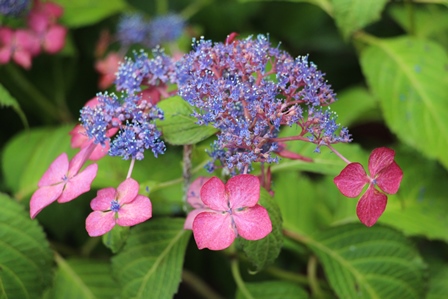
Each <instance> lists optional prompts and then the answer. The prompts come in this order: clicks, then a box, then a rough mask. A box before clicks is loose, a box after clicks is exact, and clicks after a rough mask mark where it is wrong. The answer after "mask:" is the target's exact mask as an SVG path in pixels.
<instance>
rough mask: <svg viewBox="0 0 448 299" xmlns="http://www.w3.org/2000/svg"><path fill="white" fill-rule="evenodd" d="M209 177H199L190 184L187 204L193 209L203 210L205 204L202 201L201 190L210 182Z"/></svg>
mask: <svg viewBox="0 0 448 299" xmlns="http://www.w3.org/2000/svg"><path fill="white" fill-rule="evenodd" d="M209 179H210V178H208V177H204V176H201V177H198V178H197V179H195V180H194V181H193V183H191V184H190V186H189V187H188V190H187V202H188V203H189V204H190V206H192V207H193V208H195V209H197V208H203V207H204V202H203V201H202V200H201V188H202V186H203V185H204V184H205V183H206V182H207V181H208V180H209Z"/></svg>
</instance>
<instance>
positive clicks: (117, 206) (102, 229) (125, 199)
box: [86, 178, 152, 237]
mask: <svg viewBox="0 0 448 299" xmlns="http://www.w3.org/2000/svg"><path fill="white" fill-rule="evenodd" d="M138 190H139V184H138V182H137V181H136V180H134V179H132V178H128V179H126V180H125V181H124V182H122V183H121V184H120V185H119V186H118V188H117V189H114V188H105V189H101V190H98V192H97V196H96V197H95V198H94V199H93V200H92V201H91V202H90V207H91V208H92V210H93V212H92V213H90V214H89V216H88V217H87V219H86V230H87V232H88V234H89V236H91V237H97V236H101V235H104V234H105V233H107V232H108V231H110V230H111V229H112V228H113V227H114V226H115V224H118V225H120V226H133V225H136V224H139V223H141V222H144V221H146V220H148V219H149V218H151V216H152V205H151V201H150V200H149V198H148V197H146V196H143V195H139V194H138Z"/></svg>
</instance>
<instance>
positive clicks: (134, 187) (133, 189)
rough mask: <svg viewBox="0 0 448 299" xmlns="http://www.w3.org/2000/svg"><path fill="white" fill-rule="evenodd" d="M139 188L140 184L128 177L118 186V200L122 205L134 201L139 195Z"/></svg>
mask: <svg viewBox="0 0 448 299" xmlns="http://www.w3.org/2000/svg"><path fill="white" fill-rule="evenodd" d="M139 189H140V185H139V184H138V182H137V181H136V180H134V179H133V178H128V179H126V180H125V181H124V182H122V183H121V184H120V185H119V186H118V188H117V192H118V196H117V200H118V203H119V204H120V206H122V205H124V204H127V203H130V202H131V201H133V200H134V198H135V197H136V196H137V195H138V191H139Z"/></svg>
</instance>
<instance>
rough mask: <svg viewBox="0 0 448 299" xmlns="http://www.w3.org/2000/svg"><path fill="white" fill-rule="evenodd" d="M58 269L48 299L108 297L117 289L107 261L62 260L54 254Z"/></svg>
mask: <svg viewBox="0 0 448 299" xmlns="http://www.w3.org/2000/svg"><path fill="white" fill-rule="evenodd" d="M56 262H57V264H58V269H57V271H56V275H55V279H54V283H53V288H52V289H51V291H50V293H49V296H48V299H50V298H54V299H57V298H64V299H78V298H83V299H101V298H104V299H108V298H114V297H115V296H116V294H117V293H118V291H119V288H118V285H117V284H116V283H115V281H114V280H113V279H112V275H111V265H110V264H109V263H107V262H103V261H96V260H85V259H70V260H64V259H63V258H62V257H60V256H59V255H56Z"/></svg>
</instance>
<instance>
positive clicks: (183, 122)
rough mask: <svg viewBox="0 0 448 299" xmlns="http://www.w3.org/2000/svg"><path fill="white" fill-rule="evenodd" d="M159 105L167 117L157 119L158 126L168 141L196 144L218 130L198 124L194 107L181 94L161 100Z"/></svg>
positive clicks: (179, 143)
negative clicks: (193, 115)
mask: <svg viewBox="0 0 448 299" xmlns="http://www.w3.org/2000/svg"><path fill="white" fill-rule="evenodd" d="M158 107H159V108H160V109H162V110H163V112H164V114H165V119H164V120H160V121H157V127H158V128H159V129H160V130H162V133H163V138H164V139H165V140H166V141H167V142H168V143H171V144H174V145H182V144H195V143H198V142H200V141H202V140H204V139H206V138H208V137H210V136H212V135H213V134H215V133H216V132H217V129H215V128H213V127H212V126H199V125H198V124H196V121H197V120H196V118H194V117H192V116H191V114H192V113H193V107H192V106H191V105H190V104H188V102H186V101H185V100H184V99H182V98H181V97H179V96H175V97H172V98H169V99H166V100H163V101H161V102H160V104H158Z"/></svg>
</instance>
